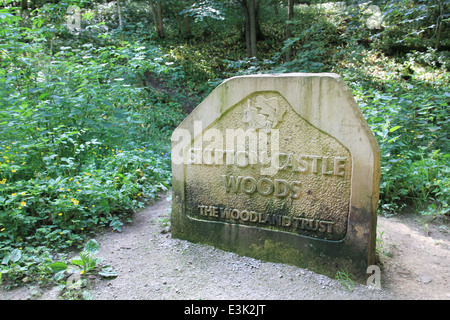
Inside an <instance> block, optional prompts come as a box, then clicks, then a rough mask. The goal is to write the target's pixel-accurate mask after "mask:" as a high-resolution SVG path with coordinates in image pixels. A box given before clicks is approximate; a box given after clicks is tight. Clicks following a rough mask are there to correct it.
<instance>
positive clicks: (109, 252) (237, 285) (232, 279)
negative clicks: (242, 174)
mask: <svg viewBox="0 0 450 320" xmlns="http://www.w3.org/2000/svg"><path fill="white" fill-rule="evenodd" d="M170 206H171V197H170V193H169V194H166V195H163V196H161V197H160V199H159V200H158V201H156V202H155V203H154V204H153V205H150V206H148V207H147V208H145V209H143V210H141V211H139V212H138V213H136V214H135V216H134V217H133V221H132V222H131V223H130V224H127V225H126V226H124V227H123V229H122V232H120V233H118V232H112V231H105V232H102V233H100V234H98V236H97V237H96V240H97V241H98V243H99V245H100V252H99V253H98V254H97V257H102V258H104V260H103V262H102V264H105V265H111V266H112V267H113V268H114V269H115V270H116V271H117V272H118V276H117V277H115V278H113V279H110V280H104V279H102V278H101V277H100V276H95V275H90V276H88V281H87V286H86V287H85V288H83V290H87V291H88V292H89V293H90V294H91V297H92V298H93V299H94V300H191V299H192V300H199V299H202V300H230V299H232V300H306V299H308V300H318V299H324V300H325V299H334V300H374V299H376V300H398V299H401V300H416V299H417V300H425V299H426V300H450V232H449V229H448V224H447V225H445V223H444V222H443V221H428V222H426V221H424V220H423V217H420V216H418V215H414V214H409V215H402V216H394V217H391V218H385V217H379V218H378V237H379V239H378V241H379V244H378V248H379V251H380V259H381V262H382V268H381V280H382V281H381V289H376V288H370V287H367V286H365V285H359V284H355V286H354V288H353V289H352V290H349V289H346V288H345V287H344V286H343V285H342V283H341V282H339V281H338V280H337V279H332V278H329V277H326V276H324V275H320V274H317V273H314V272H312V271H309V270H305V269H301V268H298V267H294V266H290V265H285V264H280V263H271V262H263V261H260V260H256V259H252V258H248V257H243V256H239V255H237V254H235V253H230V252H225V251H222V250H219V249H216V248H214V247H211V246H208V245H202V244H194V243H190V242H187V241H183V240H179V239H173V238H172V237H171V233H170V210H169V208H170ZM421 219H422V220H421ZM61 294H62V292H61V289H59V288H58V287H52V288H39V287H36V286H32V285H25V286H22V287H20V288H18V289H14V290H10V291H5V290H0V299H2V300H9V299H11V300H24V299H33V300H54V299H58V298H60V296H61Z"/></svg>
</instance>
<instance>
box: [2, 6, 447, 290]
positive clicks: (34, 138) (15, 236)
mask: <svg viewBox="0 0 450 320" xmlns="http://www.w3.org/2000/svg"><path fill="white" fill-rule="evenodd" d="M281 3H282V2H279V1H261V2H260V11H259V14H260V16H259V23H260V28H261V34H258V44H257V45H258V50H257V51H258V58H251V59H250V58H247V52H246V46H245V33H244V29H245V28H244V21H245V19H244V12H243V10H242V6H241V5H239V4H238V2H235V1H231V2H223V1H215V0H208V1H200V2H193V1H178V0H171V1H164V2H162V3H161V4H162V15H163V18H164V19H163V20H164V29H165V34H166V37H165V38H164V39H163V40H161V39H159V37H158V36H157V35H156V32H155V30H154V26H153V25H152V23H153V22H152V17H151V14H150V11H151V9H150V5H149V3H148V2H144V1H133V2H130V3H126V4H124V3H122V8H121V9H122V21H123V25H122V27H121V28H120V29H119V28H118V27H119V22H118V19H117V15H116V12H117V7H116V6H110V5H105V4H100V3H96V2H87V1H84V0H82V1H75V2H72V3H71V4H73V5H78V6H79V7H80V8H82V23H81V26H82V30H77V31H76V32H74V33H71V32H69V30H68V28H67V27H66V22H67V15H66V11H67V8H68V6H69V3H65V2H59V3H56V4H55V3H50V2H48V3H41V5H38V7H37V8H36V9H35V10H34V11H28V12H25V11H24V12H23V13H22V14H21V13H20V9H19V8H15V7H13V6H12V5H13V4H14V3H13V2H12V1H6V2H4V6H3V7H2V8H0V23H1V24H2V28H1V29H0V260H1V261H2V264H1V268H2V269H1V270H2V271H1V273H0V274H1V275H2V278H1V279H0V280H3V283H5V282H7V283H8V285H9V284H11V283H18V282H20V281H22V282H26V281H29V279H31V278H32V279H37V280H38V281H45V280H44V279H46V276H48V275H49V274H53V273H58V270H59V271H62V270H63V269H64V266H66V267H67V265H68V264H67V263H66V262H63V261H61V259H60V257H56V256H55V255H54V254H51V253H50V252H51V251H64V250H69V249H71V248H81V246H82V245H83V243H84V242H85V241H86V239H87V237H88V236H89V235H91V234H92V233H94V232H96V230H98V228H111V229H113V230H115V231H117V232H119V231H120V230H121V228H122V226H123V223H125V222H127V221H130V219H131V215H132V213H133V212H134V211H135V210H136V209H138V208H142V207H143V206H145V204H146V203H147V202H148V201H150V200H152V199H154V198H155V197H156V196H157V194H158V192H160V191H161V190H167V189H169V188H170V184H171V170H170V151H169V149H170V143H169V138H170V134H171V132H172V130H173V128H174V127H176V126H177V124H178V123H180V121H182V119H183V118H184V117H185V111H184V110H186V109H187V108H186V106H185V105H184V104H185V101H186V97H185V96H184V94H185V93H186V92H187V94H186V95H188V96H189V98H190V99H191V100H193V101H199V100H201V98H203V97H205V96H206V95H207V94H208V93H209V92H210V91H211V90H212V89H213V88H214V87H216V86H217V85H218V84H219V83H221V82H222V81H223V80H224V79H226V78H229V77H232V76H235V75H247V74H255V73H283V72H336V73H338V74H340V75H341V76H343V78H344V79H345V81H346V83H348V84H349V86H350V87H351V89H352V90H353V93H354V95H355V97H356V100H357V102H358V104H359V106H360V108H361V110H362V112H363V114H364V116H365V117H366V119H367V121H368V123H369V126H370V128H371V130H372V131H373V132H374V134H375V137H376V138H377V140H378V142H379V144H380V148H381V166H382V181H381V190H380V191H381V193H380V196H381V197H380V206H379V207H380V209H381V211H382V212H385V213H398V212H399V211H400V209H401V208H402V207H403V206H405V205H406V204H412V205H414V206H415V207H416V208H417V209H418V210H419V211H421V212H422V213H423V214H432V215H448V212H449V204H448V194H449V189H450V179H449V168H450V156H449V154H450V152H449V150H450V145H449V140H448V132H449V129H450V128H449V121H448V119H449V114H448V103H449V98H450V92H449V91H448V84H449V73H448V70H449V69H448V68H449V55H450V54H449V51H446V50H448V48H449V43H448V41H449V38H448V33H445V32H444V31H443V30H446V28H448V18H449V17H448V13H446V11H445V8H447V6H448V1H447V0H437V1H434V2H433V3H430V4H428V3H427V2H426V1H423V0H418V1H412V0H387V1H384V0H383V1H373V2H372V3H371V4H375V5H377V6H379V8H380V10H381V15H382V17H383V22H382V23H381V26H380V28H379V29H369V28H368V27H367V21H368V19H369V18H370V17H371V12H370V10H367V9H368V7H367V4H363V5H355V2H351V1H349V2H347V3H348V4H350V5H348V6H345V5H343V4H341V3H328V4H320V1H311V2H310V4H308V5H298V6H296V7H295V12H294V18H293V20H291V21H290V22H289V27H290V28H291V34H292V36H291V37H290V38H289V39H285V30H286V26H287V23H286V17H287V8H286V7H285V6H282V5H280V4H281ZM283 3H284V2H283ZM414 4H416V5H414ZM185 18H187V19H186V20H185ZM183 23H187V25H184V26H182V24H183ZM188 25H189V32H188V28H187V26H188ZM183 28H185V29H183ZM183 30H184V31H185V32H182V31H183ZM287 50H290V52H291V53H292V56H291V60H290V61H286V60H285V54H286V51H287ZM155 78H158V79H162V82H163V83H164V85H165V87H164V86H160V85H158V84H156V85H155V84H153V83H152V79H155ZM163 87H164V88H163ZM84 252H86V253H85V254H83V256H80V259H77V260H80V261H81V262H80V264H81V265H82V267H83V268H84V269H85V270H89V269H92V267H93V264H95V261H94V259H95V258H93V255H92V254H89V253H88V252H89V251H86V250H85V251H84ZM103 271H104V273H105V275H106V274H108V273H112V274H114V272H113V271H111V270H109V269H108V268H106V269H105V270H103ZM86 272H87V271H86ZM344 274H345V273H344Z"/></svg>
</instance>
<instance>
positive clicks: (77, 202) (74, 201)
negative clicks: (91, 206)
mask: <svg viewBox="0 0 450 320" xmlns="http://www.w3.org/2000/svg"><path fill="white" fill-rule="evenodd" d="M70 201H72V202H73V204H74V205H78V204H79V203H80V201H78V200H76V199H74V198H72V199H70Z"/></svg>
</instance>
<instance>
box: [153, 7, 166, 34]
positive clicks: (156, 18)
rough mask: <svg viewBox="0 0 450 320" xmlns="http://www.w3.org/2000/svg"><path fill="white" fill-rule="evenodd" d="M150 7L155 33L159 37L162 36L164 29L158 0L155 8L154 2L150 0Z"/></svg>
mask: <svg viewBox="0 0 450 320" xmlns="http://www.w3.org/2000/svg"><path fill="white" fill-rule="evenodd" d="M150 7H151V8H152V16H153V24H154V25H155V29H156V33H157V34H158V36H159V37H160V38H164V30H163V29H162V26H163V24H162V20H161V21H159V20H160V19H161V3H159V2H158V9H156V8H155V4H154V3H153V1H152V0H150Z"/></svg>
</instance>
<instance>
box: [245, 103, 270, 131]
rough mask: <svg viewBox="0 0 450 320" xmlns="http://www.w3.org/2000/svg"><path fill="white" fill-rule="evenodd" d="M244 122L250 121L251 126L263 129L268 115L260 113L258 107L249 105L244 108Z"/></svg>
mask: <svg viewBox="0 0 450 320" xmlns="http://www.w3.org/2000/svg"><path fill="white" fill-rule="evenodd" d="M242 120H243V122H244V123H248V125H249V126H250V128H254V129H261V128H263V127H264V126H265V122H266V117H265V116H264V115H262V114H260V113H258V109H256V108H253V107H250V105H249V106H248V107H247V109H245V110H244V118H243V119H242Z"/></svg>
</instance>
